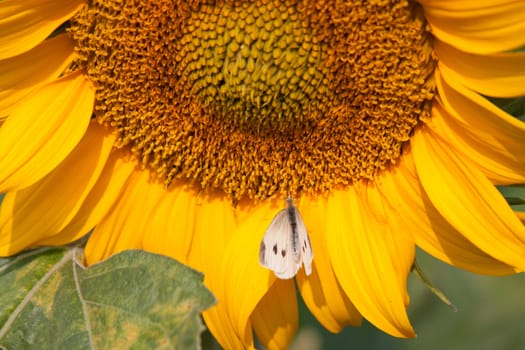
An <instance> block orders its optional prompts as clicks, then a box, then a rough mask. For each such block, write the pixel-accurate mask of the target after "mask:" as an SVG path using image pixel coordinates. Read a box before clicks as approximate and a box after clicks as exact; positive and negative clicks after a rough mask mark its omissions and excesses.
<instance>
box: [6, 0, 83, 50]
mask: <svg viewBox="0 0 525 350" xmlns="http://www.w3.org/2000/svg"><path fill="white" fill-rule="evenodd" d="M83 5H84V1H83V0H25V1H19V0H4V1H1V2H0V33H1V34H0V60H3V59H5V58H9V57H13V56H16V55H19V54H21V53H23V52H26V51H28V50H30V49H32V48H33V47H35V46H36V45H38V44H40V43H41V42H42V41H44V39H45V38H47V37H48V36H49V35H50V34H51V33H52V32H53V31H54V30H55V29H56V28H58V27H59V26H60V25H61V24H62V23H64V22H66V21H67V20H68V19H69V18H71V17H72V16H73V14H75V13H76V12H77V11H78V10H79V9H80V8H81V7H82V6H83Z"/></svg>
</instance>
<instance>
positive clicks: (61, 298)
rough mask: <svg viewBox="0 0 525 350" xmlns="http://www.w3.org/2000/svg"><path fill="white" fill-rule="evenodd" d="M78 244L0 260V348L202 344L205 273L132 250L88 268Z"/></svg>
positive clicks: (208, 302)
mask: <svg viewBox="0 0 525 350" xmlns="http://www.w3.org/2000/svg"><path fill="white" fill-rule="evenodd" d="M82 260H83V259H82V251H81V250H80V249H79V248H67V249H66V248H60V249H58V248H57V249H55V248H53V249H41V250H36V251H31V252H26V253H23V254H21V255H19V256H16V257H13V258H10V259H2V260H0V295H1V298H0V327H1V328H0V349H3V348H6V349H127V348H134V349H175V348H177V349H197V348H199V347H200V344H199V335H200V333H201V331H202V330H203V328H204V327H203V325H202V322H201V319H200V312H201V311H202V310H204V309H205V308H207V307H209V306H211V305H212V304H213V303H214V298H213V296H212V295H211V293H210V292H209V291H208V290H207V289H206V288H205V287H204V286H203V284H202V275H201V274H200V273H198V272H196V271H194V270H191V269H190V268H188V267H186V266H184V265H182V264H180V263H178V262H176V261H175V260H173V259H170V258H167V257H165V256H161V255H155V254H150V253H146V252H143V251H126V252H123V253H121V254H117V255H114V256H113V257H111V258H109V259H107V260H106V261H104V262H102V263H99V264H96V265H93V266H91V267H89V268H85V267H83V265H82V263H81V261H82Z"/></svg>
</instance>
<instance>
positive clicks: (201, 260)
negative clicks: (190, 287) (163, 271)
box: [188, 194, 235, 273]
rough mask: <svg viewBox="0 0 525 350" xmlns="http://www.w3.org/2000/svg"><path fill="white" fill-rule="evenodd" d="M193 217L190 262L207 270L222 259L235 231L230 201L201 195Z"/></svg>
mask: <svg viewBox="0 0 525 350" xmlns="http://www.w3.org/2000/svg"><path fill="white" fill-rule="evenodd" d="M194 220H195V223H194V232H193V237H192V242H191V250H190V254H189V257H188V262H189V264H190V265H191V266H192V267H193V268H195V269H197V270H200V271H203V272H204V273H207V271H208V270H209V269H210V268H216V267H217V266H218V265H219V264H220V263H221V262H222V259H223V251H224V248H225V246H226V244H227V242H228V241H229V239H230V237H231V235H232V232H233V231H234V230H235V217H234V210H233V206H232V204H231V201H230V200H229V199H228V198H227V197H225V196H218V195H216V194H209V195H201V196H200V197H199V198H198V199H197V203H196V207H195V216H194Z"/></svg>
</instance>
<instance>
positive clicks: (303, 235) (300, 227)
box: [294, 207, 314, 276]
mask: <svg viewBox="0 0 525 350" xmlns="http://www.w3.org/2000/svg"><path fill="white" fill-rule="evenodd" d="M294 209H295V211H294V212H295V220H296V222H297V232H298V236H299V252H300V256H301V258H300V260H299V266H300V265H301V261H302V263H303V265H304V272H305V273H306V276H309V275H310V274H311V273H312V261H313V260H314V252H313V250H312V245H311V244H310V237H309V236H308V231H306V226H305V225H304V222H303V218H302V217H301V214H299V210H297V208H295V207H294Z"/></svg>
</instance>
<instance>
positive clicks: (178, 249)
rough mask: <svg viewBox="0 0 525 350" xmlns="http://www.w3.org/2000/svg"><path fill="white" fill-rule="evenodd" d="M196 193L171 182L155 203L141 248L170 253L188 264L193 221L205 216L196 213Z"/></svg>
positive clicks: (189, 188) (180, 184)
mask: <svg viewBox="0 0 525 350" xmlns="http://www.w3.org/2000/svg"><path fill="white" fill-rule="evenodd" d="M197 201H198V193H197V191H195V190H194V189H192V188H191V187H189V186H187V185H185V184H184V183H183V182H182V181H175V182H174V183H173V184H172V185H171V186H170V188H169V190H167V191H166V193H165V194H164V195H163V196H162V197H161V199H160V201H159V203H157V205H156V208H155V211H154V212H153V213H152V216H151V218H150V222H149V225H148V232H147V233H146V234H144V237H143V238H142V239H143V241H142V245H143V247H144V249H145V250H148V251H152V252H156V253H159V254H164V255H168V256H171V257H172V258H174V259H177V260H178V261H180V262H182V263H184V264H188V255H189V251H190V247H191V244H192V240H193V236H194V234H195V228H194V227H195V222H196V221H197V220H202V221H205V222H207V221H208V218H206V217H202V218H200V219H199V216H197V215H196V213H197V208H198V204H197Z"/></svg>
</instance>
